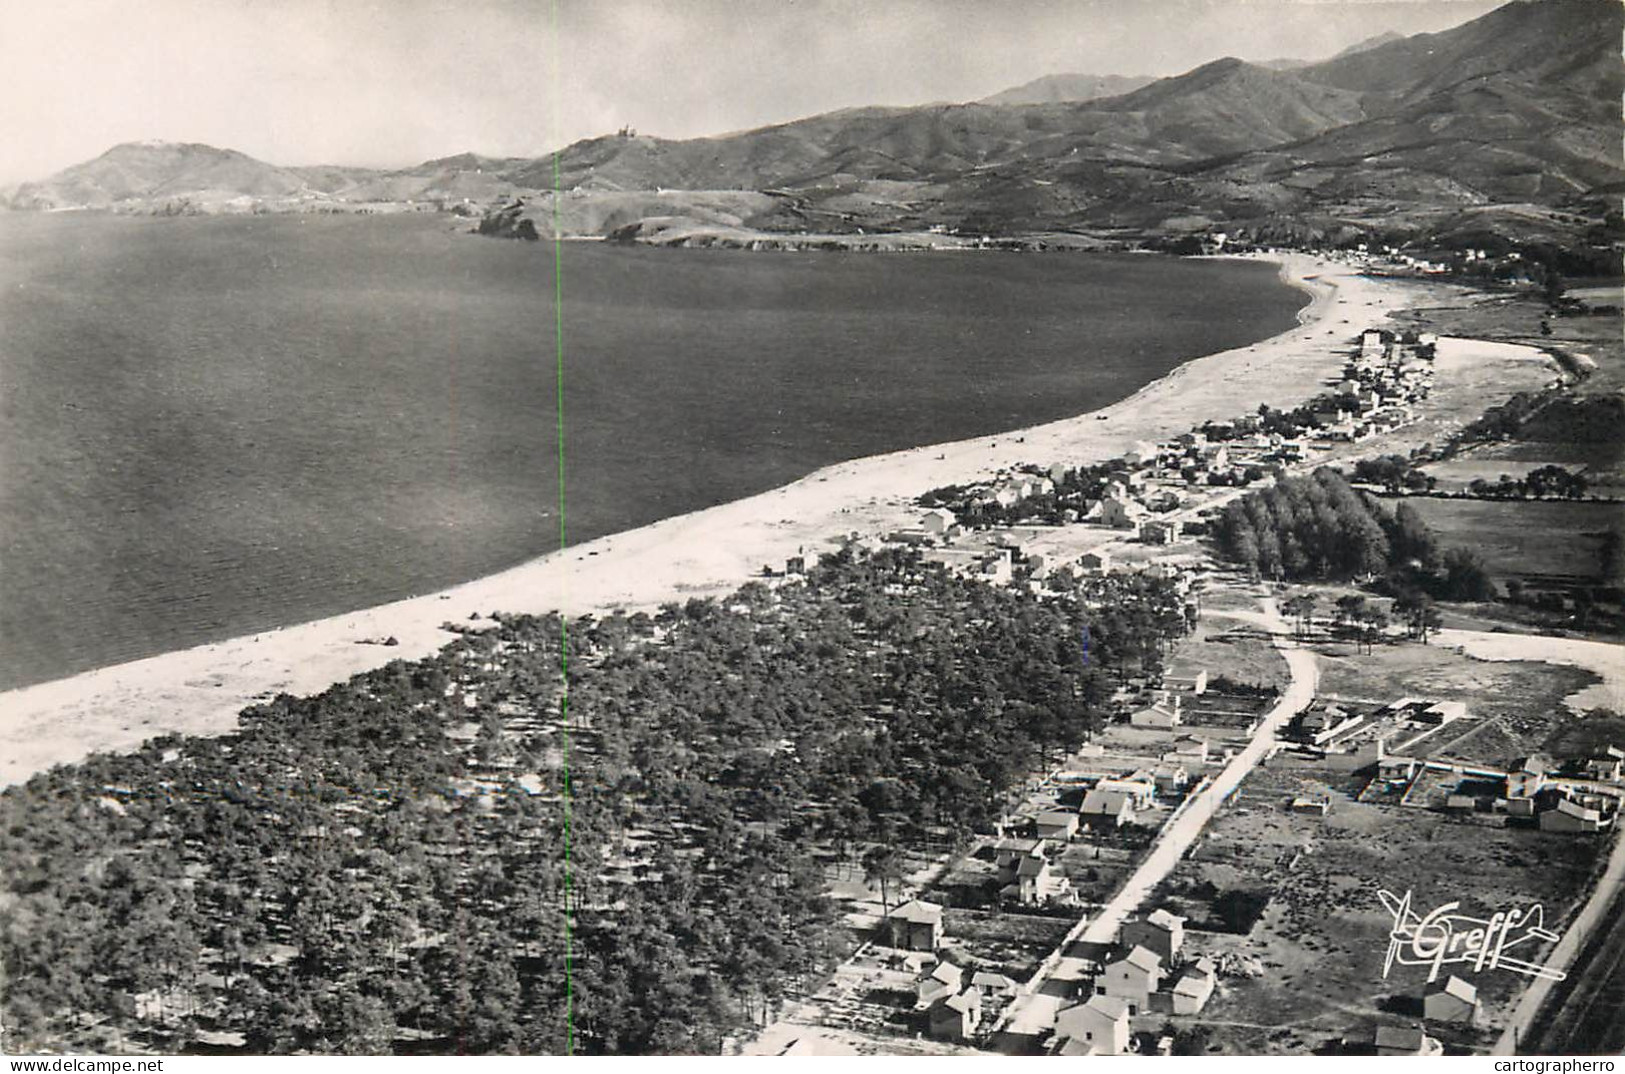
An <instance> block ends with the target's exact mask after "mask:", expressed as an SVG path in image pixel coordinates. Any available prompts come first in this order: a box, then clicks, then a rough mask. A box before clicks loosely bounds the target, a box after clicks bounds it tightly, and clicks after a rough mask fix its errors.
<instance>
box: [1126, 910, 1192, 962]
mask: <svg viewBox="0 0 1625 1074" xmlns="http://www.w3.org/2000/svg"><path fill="white" fill-rule="evenodd" d="M1118 938H1119V942H1120V943H1122V945H1123V946H1124V947H1143V948H1145V949H1146V950H1147V951H1150V952H1151V953H1152V954H1154V955H1156V956H1157V957H1158V958H1160V959H1161V960H1162V961H1163V964H1164V965H1172V964H1173V961H1174V956H1175V955H1177V954H1179V951H1180V949H1181V948H1183V947H1184V946H1185V919H1184V918H1182V917H1180V916H1179V915H1178V914H1171V913H1169V912H1168V911H1167V910H1153V911H1152V912H1151V913H1149V914H1147V915H1146V916H1145V917H1143V918H1137V919H1135V920H1133V921H1125V922H1123V927H1122V929H1121V930H1120V931H1119V933H1118Z"/></svg>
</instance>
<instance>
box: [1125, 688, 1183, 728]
mask: <svg viewBox="0 0 1625 1074" xmlns="http://www.w3.org/2000/svg"><path fill="white" fill-rule="evenodd" d="M1128 722H1129V723H1131V724H1133V725H1134V726H1135V727H1158V728H1163V729H1172V728H1175V727H1178V726H1179V725H1180V723H1181V722H1183V718H1182V717H1181V715H1180V712H1179V695H1177V694H1175V695H1174V696H1173V698H1172V700H1171V701H1170V699H1169V697H1168V696H1167V695H1166V694H1164V695H1162V696H1160V697H1158V699H1157V700H1156V701H1155V702H1154V703H1153V704H1151V705H1149V706H1147V707H1146V708H1143V709H1139V710H1137V711H1136V712H1134V713H1133V714H1132V715H1130V716H1129V718H1128Z"/></svg>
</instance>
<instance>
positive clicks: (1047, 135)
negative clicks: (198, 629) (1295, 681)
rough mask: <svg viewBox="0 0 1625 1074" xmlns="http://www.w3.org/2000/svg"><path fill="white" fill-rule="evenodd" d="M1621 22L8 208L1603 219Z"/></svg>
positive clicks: (154, 177) (167, 178) (204, 154)
mask: <svg viewBox="0 0 1625 1074" xmlns="http://www.w3.org/2000/svg"><path fill="white" fill-rule="evenodd" d="M1621 30H1625V7H1622V6H1621V5H1620V4H1618V3H1614V2H1612V0H1545V2H1543V3H1531V2H1527V0H1512V2H1511V3H1508V4H1506V5H1504V6H1502V7H1500V8H1497V9H1495V10H1493V11H1491V12H1489V13H1488V14H1486V15H1483V16H1481V17H1479V18H1477V19H1473V20H1470V21H1469V22H1466V23H1463V24H1462V25H1460V26H1458V27H1455V28H1454V29H1451V30H1446V31H1441V32H1439V33H1432V34H1418V35H1413V36H1411V37H1394V36H1393V35H1382V34H1379V35H1376V36H1374V37H1372V38H1369V39H1367V40H1366V41H1364V42H1361V43H1359V44H1358V45H1356V46H1351V48H1350V49H1345V50H1344V51H1343V52H1342V53H1339V54H1338V55H1337V56H1334V57H1331V58H1330V59H1327V60H1323V61H1320V62H1317V63H1309V64H1303V65H1298V66H1292V67H1287V68H1282V67H1277V66H1273V65H1264V64H1257V63H1248V62H1245V61H1243V60H1240V59H1237V58H1235V57H1224V58H1221V59H1217V60H1213V61H1210V62H1208V63H1205V64H1202V65H1200V66H1198V67H1196V68H1193V69H1192V70H1190V71H1186V72H1184V73H1182V74H1179V75H1174V76H1171V77H1168V78H1161V79H1156V80H1150V81H1145V82H1144V83H1143V84H1141V85H1132V83H1133V82H1135V81H1137V80H1136V79H1134V78H1132V77H1126V78H1123V79H1121V80H1119V81H1116V82H1111V81H1109V79H1110V78H1113V77H1116V76H1083V77H1086V78H1089V79H1092V80H1093V81H1092V83H1091V87H1092V89H1091V92H1093V91H1100V92H1101V93H1102V94H1103V95H1099V96H1092V97H1090V98H1088V99H1086V100H1060V99H1055V100H1034V101H1020V102H1017V101H1013V100H1011V99H1009V98H1006V101H1005V103H996V101H997V99H998V98H1000V97H1001V96H1003V95H1004V94H1008V93H1013V92H1014V91H1016V90H1023V89H1027V88H1029V87H1034V86H1040V85H1041V84H1044V83H1045V79H1038V80H1035V81H1034V82H1032V83H1027V84H1025V86H1024V87H1013V88H1012V90H1010V91H1003V92H1002V93H1001V94H994V95H993V96H992V97H991V98H984V99H983V100H982V101H976V102H968V103H965V104H933V105H922V106H916V107H858V108H849V109H843V110H841V111H838V112H832V113H824V114H821V115H815V116H808V117H804V118H801V119H796V120H791V121H787V122H784V123H779V124H774V125H771V126H768V127H761V128H757V129H753V130H748V131H742V132H735V133H732V134H728V135H719V136H714V137H707V138H691V139H662V138H655V137H651V136H647V135H635V134H633V133H631V132H629V131H626V132H621V133H619V134H611V135H603V136H599V137H594V138H588V139H583V140H581V141H578V142H576V143H573V144H571V145H569V146H566V147H564V148H562V149H561V150H559V151H558V153H557V154H556V156H548V157H542V158H519V157H491V156H485V155H481V154H478V153H473V152H464V153H459V154H455V155H452V156H447V157H441V158H437V159H435V160H429V161H424V162H422V163H421V164H418V165H414V166H412V167H409V168H401V169H394V170H383V169H354V168H344V167H340V166H318V167H292V168H283V167H279V166H276V165H272V164H267V163H265V162H262V161H257V160H254V158H251V157H248V156H246V155H245V154H241V153H237V152H236V151H234V150H217V149H214V148H213V147H208V146H201V145H198V144H195V143H190V144H188V143H162V144H159V145H154V144H152V143H124V144H123V145H120V146H115V147H113V149H110V150H108V152H107V153H104V154H102V156H100V157H98V158H96V159H95V160H92V161H87V162H85V163H83V164H80V165H75V166H73V167H71V168H68V169H64V170H63V171H62V172H59V173H57V175H55V176H52V177H50V178H49V179H47V180H42V181H40V182H37V183H25V184H21V186H19V187H18V188H16V189H15V191H14V192H13V193H12V195H11V197H10V199H9V204H10V205H11V206H12V207H14V208H61V207H70V206H72V207H78V206H87V207H93V208H113V209H123V210H127V211H173V210H175V209H176V208H177V207H178V208H179V209H180V210H181V211H233V210H240V209H241V208H243V207H245V206H252V207H254V208H256V209H271V210H276V209H282V210H288V211H297V210H299V209H304V208H310V209H334V208H339V209H342V208H345V207H353V206H355V205H358V204H381V203H388V204H391V205H397V206H399V205H411V206H423V205H429V206H432V207H436V208H441V209H457V210H458V211H464V212H481V211H484V210H487V209H491V208H496V207H499V206H508V205H511V204H513V203H514V202H515V201H520V200H523V199H527V198H528V199H531V200H537V199H542V198H550V197H551V195H550V194H549V193H548V192H549V191H551V190H552V188H553V186H554V184H555V180H557V182H558V185H559V188H560V192H561V196H568V197H570V198H575V199H577V200H578V201H579V200H581V199H591V198H605V199H607V198H613V199H614V208H613V210H612V211H605V212H597V211H590V212H583V213H580V214H577V215H574V216H571V215H570V214H565V215H566V216H570V218H571V219H580V220H582V221H596V222H598V223H599V224H600V225H602V226H604V227H609V226H610V225H609V223H608V222H609V221H613V222H614V226H615V228H616V229H617V230H619V229H623V228H624V227H625V226H626V225H627V224H629V223H633V222H635V214H636V212H637V211H638V207H639V205H640V204H647V205H648V206H649V207H650V210H651V211H650V212H649V213H648V214H647V215H650V216H660V217H662V218H665V217H668V216H671V215H672V214H673V212H674V211H675V212H676V215H677V216H678V217H679V218H681V217H682V210H683V208H684V206H683V204H682V202H683V199H682V198H678V197H676V195H677V194H678V193H679V192H685V191H686V192H690V193H695V192H713V193H714V192H719V191H735V192H741V191H743V192H757V193H767V194H770V195H772V196H771V197H769V198H767V199H765V200H764V199H756V198H751V199H743V200H741V199H732V200H729V201H728V202H727V204H728V205H730V206H746V207H748V211H746V215H744V216H740V217H738V220H737V226H739V227H742V228H756V229H761V230H765V231H774V232H837V233H839V232H857V231H876V230H878V231H887V230H890V231H907V230H911V229H913V230H925V229H938V230H958V231H969V232H979V233H985V234H1015V233H1018V232H1034V231H1055V230H1063V231H1072V232H1082V233H1088V234H1094V235H1117V236H1132V235H1140V236H1142V237H1146V236H1150V237H1156V236H1164V237H1166V236H1171V235H1180V234H1190V233H1194V232H1200V231H1203V230H1208V229H1222V230H1228V231H1230V232H1232V233H1234V234H1237V235H1256V236H1260V237H1264V236H1271V235H1285V236H1289V237H1291V236H1308V237H1311V238H1313V237H1317V236H1318V237H1326V236H1330V235H1334V234H1341V233H1344V232H1347V231H1349V230H1351V229H1352V230H1353V231H1356V232H1359V233H1362V234H1378V233H1384V234H1387V233H1393V234H1404V233H1406V232H1407V231H1411V232H1416V231H1426V230H1428V229H1429V228H1431V227H1433V226H1434V223H1436V222H1437V221H1441V220H1447V219H1453V218H1454V217H1456V216H1458V215H1459V214H1461V213H1464V212H1468V211H1471V212H1473V213H1474V214H1476V215H1477V216H1478V217H1480V218H1484V219H1491V218H1495V216H1496V214H1495V212H1494V211H1492V210H1494V207H1496V206H1511V207H1517V208H1516V211H1513V210H1512V209H1508V210H1507V211H1506V212H1505V213H1502V214H1501V216H1504V217H1505V218H1506V219H1507V220H1509V221H1524V222H1527V221H1528V220H1530V219H1533V218H1535V217H1540V218H1541V222H1540V225H1539V228H1538V229H1537V230H1542V231H1543V232H1544V231H1545V230H1550V229H1551V228H1552V227H1556V226H1557V225H1558V224H1559V223H1561V217H1562V216H1563V215H1564V214H1565V213H1568V214H1571V215H1572V214H1573V213H1575V212H1581V213H1583V214H1586V215H1587V216H1588V218H1589V217H1595V218H1600V217H1601V216H1602V214H1603V212H1604V211H1606V207H1599V205H1600V202H1599V193H1600V192H1606V191H1609V190H1612V189H1615V188H1618V187H1619V186H1620V185H1621V184H1622V183H1625V163H1622V161H1621V160H1620V152H1619V140H1620V139H1619V132H1620V128H1621V124H1620V112H1619V101H1620V97H1621V93H1622V92H1625V72H1622V64H1621V62H1620V58H1619V55H1618V51H1617V49H1615V48H1610V47H1609V42H1610V41H1614V42H1617V40H1618V38H1619V36H1620V31H1621ZM1057 77H1065V76H1046V78H1048V79H1052V80H1053V79H1055V78H1057ZM1050 85H1051V87H1052V88H1053V85H1054V84H1053V83H1051V84H1050ZM1124 87H1127V88H1124ZM1086 88H1088V87H1086ZM1108 88H1111V89H1123V92H1118V93H1105V90H1106V89H1108ZM1040 92H1043V93H1050V92H1051V90H1049V89H1045V90H1042V91H1039V90H1033V91H1031V93H1033V94H1039V93H1040ZM1055 93H1056V95H1058V93H1059V91H1055ZM688 201H689V203H690V204H692V205H694V206H699V205H700V202H699V201H698V200H696V199H695V198H690V199H688ZM713 201H714V199H713ZM706 204H707V205H709V204H712V203H711V202H706ZM1528 206H1534V207H1535V209H1536V210H1538V211H1536V212H1533V214H1532V213H1531V212H1530V211H1529V210H1527V208H1525V207H1528ZM655 208H658V209H659V210H660V211H658V212H656V211H654V209H655ZM695 211H697V212H702V209H700V208H696V209H695ZM712 211H713V210H711V209H704V210H703V212H702V215H703V213H710V212H712ZM742 211H745V210H742ZM1542 214H1544V215H1542ZM735 215H736V214H734V213H733V211H732V210H731V209H730V210H729V211H727V212H725V213H724V216H725V217H726V218H727V219H728V220H733V219H734V217H735ZM1508 226H1511V225H1510V224H1509V225H1508ZM1518 226H1523V225H1522V224H1519V225H1518ZM602 233H605V234H607V231H605V232H602Z"/></svg>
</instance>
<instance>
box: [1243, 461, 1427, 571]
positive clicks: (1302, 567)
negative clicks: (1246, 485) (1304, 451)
mask: <svg viewBox="0 0 1625 1074" xmlns="http://www.w3.org/2000/svg"><path fill="white" fill-rule="evenodd" d="M1414 522H1415V524H1414V525H1400V524H1397V523H1396V521H1395V519H1394V518H1393V517H1392V516H1389V515H1387V514H1386V512H1384V511H1383V510H1382V508H1381V507H1380V506H1379V505H1378V504H1377V502H1376V501H1375V500H1374V499H1372V498H1371V497H1369V496H1362V495H1361V494H1360V493H1358V492H1356V491H1355V490H1354V489H1352V488H1350V487H1349V484H1348V482H1347V481H1345V480H1344V479H1343V476H1342V475H1341V474H1340V473H1338V472H1337V471H1336V470H1331V469H1327V468H1325V467H1322V468H1321V469H1318V470H1316V471H1315V472H1314V473H1313V474H1312V475H1310V476H1309V477H1298V478H1287V479H1285V480H1283V481H1279V482H1277V483H1276V484H1275V485H1273V486H1272V487H1270V488H1267V489H1262V490H1260V491H1258V492H1252V493H1249V494H1247V495H1246V496H1243V497H1242V498H1241V499H1239V500H1236V501H1233V502H1232V503H1230V504H1228V505H1227V506H1226V507H1225V508H1224V510H1223V511H1222V512H1220V513H1219V516H1218V518H1217V519H1216V520H1215V521H1214V525H1213V536H1214V539H1215V541H1216V542H1217V544H1218V548H1219V551H1220V552H1221V553H1222V554H1223V555H1225V556H1226V557H1228V558H1229V559H1231V560H1234V561H1235V562H1237V563H1239V564H1241V565H1242V566H1243V567H1245V568H1247V569H1248V570H1249V571H1251V572H1252V573H1254V574H1256V575H1260V576H1262V577H1267V578H1277V579H1290V580H1293V581H1299V580H1310V579H1341V578H1351V577H1357V576H1366V577H1374V576H1376V575H1379V574H1381V573H1383V572H1384V571H1386V570H1387V568H1388V566H1389V564H1390V563H1392V562H1398V561H1401V560H1403V559H1405V558H1407V557H1411V556H1415V555H1418V554H1424V553H1430V552H1431V547H1432V544H1431V541H1432V538H1431V535H1430V534H1428V533H1427V531H1426V528H1425V527H1422V526H1421V524H1420V523H1421V520H1420V519H1419V518H1418V519H1415V520H1414Z"/></svg>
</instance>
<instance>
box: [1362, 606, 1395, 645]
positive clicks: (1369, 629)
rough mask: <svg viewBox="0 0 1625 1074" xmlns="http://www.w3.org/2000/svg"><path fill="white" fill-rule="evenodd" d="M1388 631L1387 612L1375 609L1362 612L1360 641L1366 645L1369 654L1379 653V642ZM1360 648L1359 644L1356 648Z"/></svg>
mask: <svg viewBox="0 0 1625 1074" xmlns="http://www.w3.org/2000/svg"><path fill="white" fill-rule="evenodd" d="M1387 629H1388V615H1387V613H1386V612H1380V611H1376V610H1375V609H1372V610H1367V611H1365V612H1362V613H1361V615H1360V625H1359V630H1360V634H1359V640H1360V641H1363V642H1364V643H1365V648H1366V651H1367V652H1370V653H1374V652H1376V651H1377V642H1379V641H1381V640H1382V636H1383V632H1384V631H1386V630H1387ZM1355 648H1356V649H1358V648H1359V646H1358V644H1356V646H1355Z"/></svg>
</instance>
